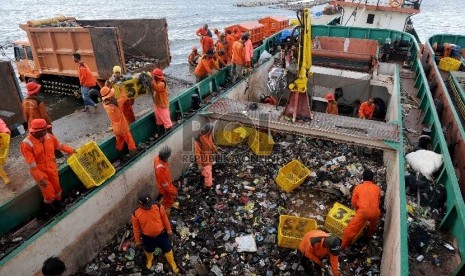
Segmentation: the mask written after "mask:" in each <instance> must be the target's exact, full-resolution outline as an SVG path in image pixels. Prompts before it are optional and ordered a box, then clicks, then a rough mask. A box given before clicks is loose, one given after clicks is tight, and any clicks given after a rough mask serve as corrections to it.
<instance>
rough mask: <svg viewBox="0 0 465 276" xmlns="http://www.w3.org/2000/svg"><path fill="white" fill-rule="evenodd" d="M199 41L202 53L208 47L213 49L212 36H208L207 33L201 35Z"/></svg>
mask: <svg viewBox="0 0 465 276" xmlns="http://www.w3.org/2000/svg"><path fill="white" fill-rule="evenodd" d="M200 42H201V43H202V51H203V54H204V55H205V53H206V52H207V50H208V49H215V43H214V42H213V38H211V37H209V36H208V35H205V36H203V37H202V40H201V41H200Z"/></svg>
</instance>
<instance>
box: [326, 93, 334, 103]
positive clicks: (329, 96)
mask: <svg viewBox="0 0 465 276" xmlns="http://www.w3.org/2000/svg"><path fill="white" fill-rule="evenodd" d="M325 99H326V100H327V101H328V102H329V101H334V94H333V93H328V94H326V96H325Z"/></svg>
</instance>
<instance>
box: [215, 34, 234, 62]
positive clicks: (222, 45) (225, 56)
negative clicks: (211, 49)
mask: <svg viewBox="0 0 465 276" xmlns="http://www.w3.org/2000/svg"><path fill="white" fill-rule="evenodd" d="M231 45H232V44H231ZM216 52H218V54H219V55H220V57H221V59H222V60H223V62H224V63H225V64H228V63H229V59H230V56H229V44H228V41H226V36H225V35H224V34H221V35H220V37H219V39H218V41H217V42H216Z"/></svg>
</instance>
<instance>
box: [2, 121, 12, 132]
mask: <svg viewBox="0 0 465 276" xmlns="http://www.w3.org/2000/svg"><path fill="white" fill-rule="evenodd" d="M0 133H8V134H10V133H11V132H10V129H8V127H7V126H6V124H5V122H4V121H3V120H2V118H0Z"/></svg>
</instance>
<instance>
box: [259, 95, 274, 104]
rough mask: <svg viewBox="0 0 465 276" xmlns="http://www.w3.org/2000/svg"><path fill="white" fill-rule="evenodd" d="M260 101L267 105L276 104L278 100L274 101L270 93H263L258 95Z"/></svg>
mask: <svg viewBox="0 0 465 276" xmlns="http://www.w3.org/2000/svg"><path fill="white" fill-rule="evenodd" d="M260 102H261V103H264V104H269V105H277V104H278V102H277V101H276V99H275V98H274V97H273V96H271V95H268V96H265V95H264V94H261V95H260Z"/></svg>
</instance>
